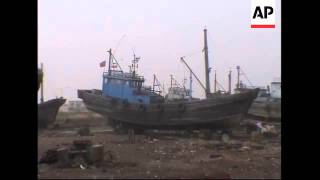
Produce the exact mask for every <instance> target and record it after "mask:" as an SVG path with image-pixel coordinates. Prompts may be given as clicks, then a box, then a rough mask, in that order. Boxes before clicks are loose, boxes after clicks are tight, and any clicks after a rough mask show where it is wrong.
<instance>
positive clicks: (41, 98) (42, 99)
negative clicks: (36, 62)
mask: <svg viewBox="0 0 320 180" xmlns="http://www.w3.org/2000/svg"><path fill="white" fill-rule="evenodd" d="M41 73H42V83H41V84H40V85H41V86H40V88H41V91H40V93H41V94H40V102H41V103H43V102H44V98H43V82H44V81H43V79H44V78H43V76H44V73H43V63H41Z"/></svg>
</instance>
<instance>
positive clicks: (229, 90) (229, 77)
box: [228, 70, 231, 94]
mask: <svg viewBox="0 0 320 180" xmlns="http://www.w3.org/2000/svg"><path fill="white" fill-rule="evenodd" d="M228 80H229V86H228V92H229V94H231V70H230V71H229V74H228Z"/></svg>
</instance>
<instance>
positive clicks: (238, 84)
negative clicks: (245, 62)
mask: <svg viewBox="0 0 320 180" xmlns="http://www.w3.org/2000/svg"><path fill="white" fill-rule="evenodd" d="M237 72H238V80H237V89H239V88H240V66H237Z"/></svg>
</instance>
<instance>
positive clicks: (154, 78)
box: [152, 74, 156, 92]
mask: <svg viewBox="0 0 320 180" xmlns="http://www.w3.org/2000/svg"><path fill="white" fill-rule="evenodd" d="M155 81H156V75H155V74H154V75H153V85H152V91H153V92H154V84H155Z"/></svg>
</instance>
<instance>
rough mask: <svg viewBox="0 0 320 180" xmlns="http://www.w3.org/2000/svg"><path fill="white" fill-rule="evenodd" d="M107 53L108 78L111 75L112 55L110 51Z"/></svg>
mask: <svg viewBox="0 0 320 180" xmlns="http://www.w3.org/2000/svg"><path fill="white" fill-rule="evenodd" d="M108 53H109V67H108V74H109V76H110V75H111V60H112V59H111V57H112V54H111V49H110V50H109V51H108Z"/></svg>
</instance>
